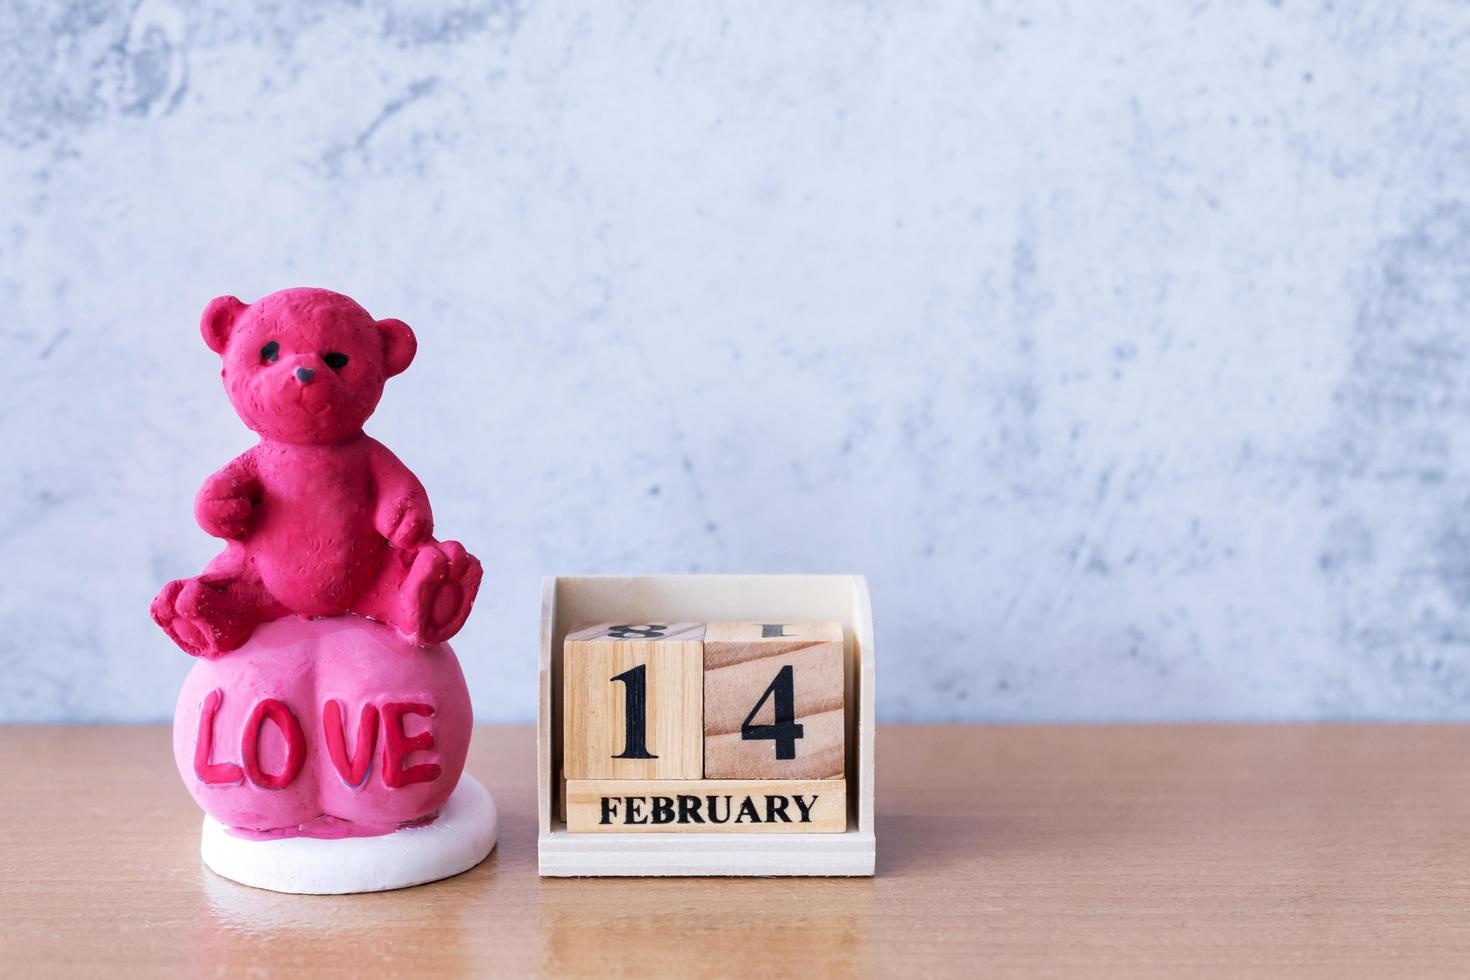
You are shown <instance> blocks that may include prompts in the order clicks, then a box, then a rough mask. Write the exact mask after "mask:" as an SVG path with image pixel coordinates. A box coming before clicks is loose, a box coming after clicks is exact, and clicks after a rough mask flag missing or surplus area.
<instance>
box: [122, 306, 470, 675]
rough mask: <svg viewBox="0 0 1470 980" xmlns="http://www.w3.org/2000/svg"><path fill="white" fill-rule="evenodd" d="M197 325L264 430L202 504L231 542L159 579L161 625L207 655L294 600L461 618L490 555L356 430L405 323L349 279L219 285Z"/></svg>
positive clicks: (315, 609) (405, 353) (432, 619)
mask: <svg viewBox="0 0 1470 980" xmlns="http://www.w3.org/2000/svg"><path fill="white" fill-rule="evenodd" d="M200 330H201V331H202V332H203V334H204V342H205V343H206V344H208V345H209V348H210V349H211V350H213V351H215V352H216V353H218V354H219V355H220V358H221V360H222V362H223V365H224V366H223V370H222V372H221V375H222V377H223V378H224V385H225V391H226V392H227V393H228V395H229V398H230V403H231V404H232V405H234V407H235V412H236V413H237V414H238V415H239V416H240V419H241V420H242V421H243V422H244V423H245V424H246V425H247V426H249V427H250V428H251V429H253V430H254V431H255V432H257V433H259V434H260V442H259V443H258V444H257V445H256V446H255V447H254V448H253V449H251V450H249V451H248V452H246V453H245V454H244V455H242V456H240V457H239V458H237V459H235V460H234V461H233V462H231V463H230V464H228V465H227V466H225V468H224V469H222V470H220V471H219V472H217V473H215V474H214V475H213V476H211V477H210V478H209V479H207V480H205V481H204V486H203V487H202V488H201V489H200V491H199V495H198V497H197V498H196V499H195V502H194V515H195V517H196V518H197V520H198V521H199V526H200V527H202V528H203V529H204V530H205V531H207V532H208V533H209V534H212V535H214V536H215V537H217V538H223V539H225V541H226V542H227V543H226V545H225V550H224V551H223V552H221V553H220V554H219V555H218V556H217V557H216V558H215V559H214V560H213V561H211V562H210V563H209V565H208V566H207V567H206V568H205V569H204V572H203V574H201V575H199V576H198V577H197V578H192V579H181V580H178V581H174V582H170V583H169V584H168V585H166V586H164V588H163V591H161V592H160V593H159V594H158V596H157V598H155V599H154V600H153V605H152V609H151V612H152V615H153V619H154V620H155V621H156V622H157V623H158V625H159V626H161V627H163V629H164V631H165V632H166V633H168V635H169V636H170V637H172V638H173V640H174V642H175V643H177V644H178V645H179V646H180V647H182V648H183V649H184V650H185V651H186V652H187V653H190V654H192V655H194V656H198V657H210V658H213V657H218V656H220V655H221V654H224V653H227V652H228V651H230V650H234V649H236V648H237V647H239V646H240V645H241V644H243V643H244V642H245V641H246V640H248V639H249V638H250V635H251V633H252V632H253V631H254V630H255V628H256V627H257V626H258V625H260V624H262V623H266V622H270V621H272V620H276V619H280V618H282V617H284V616H287V615H289V614H292V613H295V614H296V615H298V616H302V617H323V616H336V615H340V614H342V613H349V612H350V613H357V614H358V615H361V616H366V617H368V618H370V619H375V620H380V621H382V622H385V623H388V624H390V625H392V626H393V627H395V628H396V629H398V630H399V632H401V633H403V634H405V635H406V636H407V637H408V638H409V639H411V640H413V641H414V642H415V643H417V644H419V645H421V646H431V645H433V644H436V643H439V642H442V641H443V640H447V639H448V638H449V637H451V636H453V635H454V634H455V633H457V632H458V631H459V629H460V627H461V626H463V625H464V622H465V618H466V617H467V616H468V615H469V612H470V606H471V605H472V604H473V602H474V599H475V593H476V592H477V591H478V590H479V587H480V576H481V570H480V563H479V561H478V560H476V559H475V558H474V556H472V555H470V554H469V553H468V552H466V551H465V549H464V548H463V547H462V546H461V545H460V544H459V543H458V542H455V541H437V540H435V539H434V537H433V533H434V518H433V515H432V514H431V513H430V510H429V498H428V496H427V495H426V494H425V492H424V488H423V486H422V485H421V484H420V483H419V481H418V479H417V478H416V477H415V476H414V475H413V474H412V473H411V472H409V470H408V467H406V466H404V465H403V463H401V462H399V460H398V457H396V456H394V455H393V454H392V453H391V452H389V451H388V449H387V448H386V447H385V446H383V445H382V444H381V443H379V442H378V441H376V440H375V439H372V438H371V437H369V436H367V435H366V434H364V433H363V431H362V426H363V423H365V422H366V421H367V419H368V417H369V416H370V415H372V413H373V409H374V408H375V407H377V404H378V399H379V398H380V397H382V394H383V385H384V383H385V382H386V381H387V379H388V378H391V377H392V376H393V375H395V374H399V373H400V372H402V371H403V370H404V369H406V368H407V367H408V365H409V363H410V362H412V361H413V356H414V353H415V351H416V350H417V347H418V344H417V341H415V339H414V335H413V331H412V330H411V329H409V326H408V324H406V323H404V322H403V321H401V320H374V319H373V318H372V317H371V316H369V315H368V313H367V311H366V310H364V309H363V308H362V307H361V306H358V305H357V304H356V303H355V302H353V301H352V300H351V299H349V298H348V297H346V296H343V295H341V294H340V293H334V292H330V291H328V290H325V289H286V290H282V291H280V292H278V293H272V294H271V295H269V296H267V297H265V298H264V299H261V300H258V301H257V302H255V303H251V304H249V305H246V304H245V303H242V302H240V301H239V300H238V299H236V298H235V297H233V296H221V297H220V298H218V299H216V300H214V301H212V302H211V303H210V304H209V306H208V307H207V308H206V309H205V311H204V316H203V318H202V320H201V322H200Z"/></svg>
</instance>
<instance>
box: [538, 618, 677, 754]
mask: <svg viewBox="0 0 1470 980" xmlns="http://www.w3.org/2000/svg"><path fill="white" fill-rule="evenodd" d="M562 649H563V656H562V679H563V697H562V719H563V728H562V731H563V741H562V753H563V767H564V773H565V778H566V779H567V780H569V781H570V780H577V779H698V778H699V777H700V776H701V775H702V773H703V755H704V752H703V750H704V745H703V743H704V737H703V735H704V728H703V723H702V718H703V704H704V690H703V685H702V683H701V674H702V671H703V650H704V624H703V623H600V624H598V625H596V626H584V627H580V628H578V629H575V630H573V631H572V632H570V633H568V634H567V638H566V643H565V645H564V646H563V648H562Z"/></svg>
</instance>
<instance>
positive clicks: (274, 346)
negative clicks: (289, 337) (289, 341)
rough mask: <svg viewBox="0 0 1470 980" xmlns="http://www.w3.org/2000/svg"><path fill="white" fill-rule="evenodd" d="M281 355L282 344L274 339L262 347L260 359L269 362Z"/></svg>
mask: <svg viewBox="0 0 1470 980" xmlns="http://www.w3.org/2000/svg"><path fill="white" fill-rule="evenodd" d="M280 356H281V345H280V344H278V343H277V342H276V341H274V340H272V341H271V342H270V343H268V344H266V345H265V346H264V347H262V348H261V349H260V359H261V360H262V361H266V362H267V363H269V362H271V361H274V360H276V359H277V358H279V357H280Z"/></svg>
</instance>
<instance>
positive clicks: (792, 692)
mask: <svg viewBox="0 0 1470 980" xmlns="http://www.w3.org/2000/svg"><path fill="white" fill-rule="evenodd" d="M845 759H846V724H845V712H844V711H843V652H842V626H841V624H840V623H710V624H709V625H708V626H707V627H706V628H705V634H704V775H705V778H707V779H836V778H839V777H841V776H842V774H843V766H844V762H845Z"/></svg>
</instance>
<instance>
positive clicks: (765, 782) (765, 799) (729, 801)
mask: <svg viewBox="0 0 1470 980" xmlns="http://www.w3.org/2000/svg"><path fill="white" fill-rule="evenodd" d="M565 792H566V800H567V815H566V821H567V830H569V831H571V832H572V833H577V834H650V833H652V834H657V833H691V834H840V833H842V832H843V831H845V830H846V829H847V786H846V784H845V783H844V782H843V781H842V780H840V779H802V780H792V779H779V780H778V779H649V780H635V779H572V780H568V781H567V785H566V790H565Z"/></svg>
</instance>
